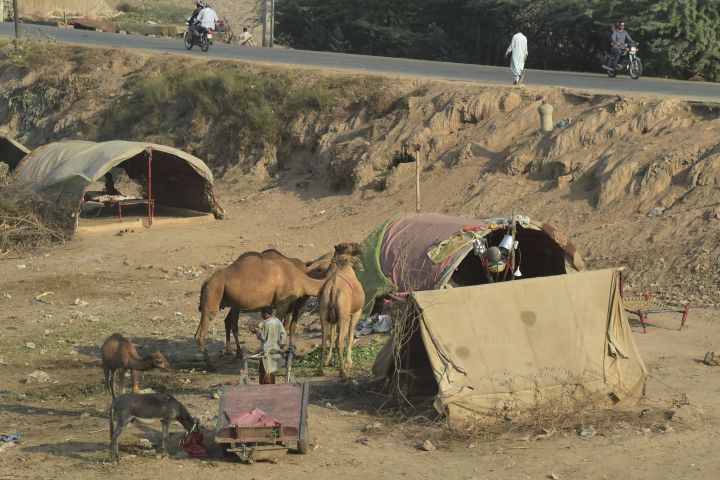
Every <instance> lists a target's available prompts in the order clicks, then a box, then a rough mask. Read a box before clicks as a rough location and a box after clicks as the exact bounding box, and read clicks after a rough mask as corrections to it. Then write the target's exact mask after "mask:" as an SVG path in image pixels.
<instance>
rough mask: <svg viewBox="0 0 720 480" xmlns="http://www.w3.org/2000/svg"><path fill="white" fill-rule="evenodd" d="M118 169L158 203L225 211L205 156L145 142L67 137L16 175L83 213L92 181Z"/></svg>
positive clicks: (34, 155)
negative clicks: (204, 160)
mask: <svg viewBox="0 0 720 480" xmlns="http://www.w3.org/2000/svg"><path fill="white" fill-rule="evenodd" d="M114 167H119V168H122V169H123V170H125V172H126V173H127V175H128V176H129V177H130V178H131V179H133V180H135V181H137V182H138V183H140V184H141V185H142V186H144V187H146V189H147V193H148V194H149V195H151V196H152V197H151V198H152V199H154V201H155V203H156V204H157V205H165V206H168V207H176V208H183V209H189V210H195V211H198V212H207V213H213V214H214V215H215V216H216V217H221V216H222V214H223V210H222V207H220V205H219V204H218V203H217V201H216V199H215V195H214V192H213V175H212V172H211V171H210V169H209V168H208V167H207V165H205V163H204V162H203V161H202V160H200V159H199V158H197V157H195V156H193V155H190V154H189V153H186V152H183V151H182V150H178V149H176V148H173V147H168V146H165V145H158V144H154V143H144V142H128V141H120V140H117V141H110V142H101V143H94V142H85V141H76V140H74V141H67V142H57V143H50V144H48V145H43V146H42V147H39V148H37V149H35V150H33V151H32V152H30V154H28V155H27V156H26V157H25V158H24V159H23V160H22V161H21V162H20V164H19V165H18V167H17V169H16V171H15V173H14V174H15V175H16V176H17V177H19V178H21V179H23V180H25V181H27V182H28V183H29V185H30V188H31V189H33V190H34V191H36V192H37V193H38V194H40V195H41V196H42V197H44V198H45V199H47V200H48V201H50V202H52V203H54V204H56V205H57V206H58V208H65V209H68V210H69V212H68V213H69V214H77V213H78V212H79V209H80V206H81V204H82V201H83V196H84V193H85V190H86V189H87V187H88V185H89V184H90V183H92V182H95V181H97V180H99V179H101V178H103V176H104V175H105V174H106V173H107V172H109V171H110V169H112V168H114Z"/></svg>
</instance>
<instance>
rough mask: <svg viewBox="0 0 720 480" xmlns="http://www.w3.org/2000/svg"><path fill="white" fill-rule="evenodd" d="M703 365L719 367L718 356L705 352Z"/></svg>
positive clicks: (719, 358)
mask: <svg viewBox="0 0 720 480" xmlns="http://www.w3.org/2000/svg"><path fill="white" fill-rule="evenodd" d="M703 363H704V364H705V365H710V366H712V367H718V366H720V354H718V353H715V352H707V353H706V354H705V359H704V360H703Z"/></svg>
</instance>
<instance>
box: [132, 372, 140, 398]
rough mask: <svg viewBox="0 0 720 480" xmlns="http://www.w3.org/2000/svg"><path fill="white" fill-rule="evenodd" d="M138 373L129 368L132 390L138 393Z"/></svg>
mask: <svg viewBox="0 0 720 480" xmlns="http://www.w3.org/2000/svg"><path fill="white" fill-rule="evenodd" d="M139 375H140V372H138V371H137V370H133V369H130V378H132V392H133V393H138V392H139V391H140V386H139V385H138V376H139Z"/></svg>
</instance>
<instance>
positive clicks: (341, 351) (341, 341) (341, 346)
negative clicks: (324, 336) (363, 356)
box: [337, 317, 350, 379]
mask: <svg viewBox="0 0 720 480" xmlns="http://www.w3.org/2000/svg"><path fill="white" fill-rule="evenodd" d="M347 323H348V319H347V317H346V319H345V320H344V321H343V320H342V319H341V320H339V321H338V325H337V329H338V334H337V349H338V364H339V365H340V378H345V379H347V378H350V376H349V375H348V374H347V371H346V369H345V358H344V357H345V341H346V340H347V335H343V334H342V332H343V330H344V327H346V326H347Z"/></svg>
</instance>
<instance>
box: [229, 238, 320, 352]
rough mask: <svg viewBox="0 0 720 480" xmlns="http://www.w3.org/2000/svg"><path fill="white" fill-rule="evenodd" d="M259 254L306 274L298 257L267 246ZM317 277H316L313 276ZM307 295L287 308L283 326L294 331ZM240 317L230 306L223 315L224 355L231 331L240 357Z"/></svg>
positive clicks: (303, 263) (238, 311)
mask: <svg viewBox="0 0 720 480" xmlns="http://www.w3.org/2000/svg"><path fill="white" fill-rule="evenodd" d="M260 255H261V256H262V258H263V259H265V260H280V261H286V262H290V263H291V264H292V265H293V266H294V267H295V268H297V269H298V270H300V271H301V272H303V273H304V274H307V267H306V266H305V262H303V261H302V260H300V259H299V258H292V257H287V256H285V255H283V254H282V253H280V252H279V251H277V250H275V249H273V248H269V249H267V250H263V251H262V252H261V253H260ZM313 278H318V277H313ZM308 298H310V297H309V296H307V295H305V296H303V297H301V298H299V299H297V300H296V301H295V302H293V304H292V305H291V307H290V308H289V309H288V311H287V313H286V314H285V318H283V319H282V320H283V325H284V326H285V328H289V329H292V331H293V332H294V330H295V326H296V325H297V319H298V317H299V316H300V311H301V310H302V308H303V307H304V306H305V304H306V303H307V301H308ZM239 319H240V310H238V309H237V308H234V307H231V308H230V311H229V312H228V314H227V316H226V317H225V354H226V355H232V350H231V348H230V333H231V332H232V335H233V337H234V338H235V355H236V356H237V357H238V358H240V357H242V350H241V349H240V339H239V337H238V320H239Z"/></svg>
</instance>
